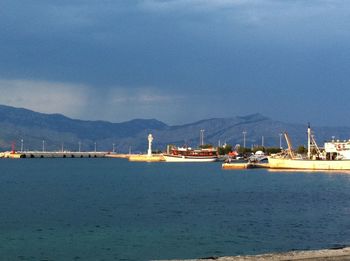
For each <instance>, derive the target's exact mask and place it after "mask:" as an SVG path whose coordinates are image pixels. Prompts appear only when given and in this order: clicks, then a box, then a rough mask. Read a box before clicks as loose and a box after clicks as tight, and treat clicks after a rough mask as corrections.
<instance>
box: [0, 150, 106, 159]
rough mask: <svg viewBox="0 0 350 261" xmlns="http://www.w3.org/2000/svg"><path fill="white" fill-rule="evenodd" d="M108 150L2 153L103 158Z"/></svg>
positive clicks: (50, 156)
mask: <svg viewBox="0 0 350 261" xmlns="http://www.w3.org/2000/svg"><path fill="white" fill-rule="evenodd" d="M107 154H108V152H100V151H94V152H91V151H90V152H73V151H22V152H16V153H11V152H9V153H4V155H3V157H4V158H103V157H104V156H105V155H107Z"/></svg>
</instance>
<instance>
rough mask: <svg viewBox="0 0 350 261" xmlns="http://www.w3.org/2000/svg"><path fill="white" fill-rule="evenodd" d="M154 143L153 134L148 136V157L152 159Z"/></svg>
mask: <svg viewBox="0 0 350 261" xmlns="http://www.w3.org/2000/svg"><path fill="white" fill-rule="evenodd" d="M152 141H153V136H152V134H149V135H148V153H147V156H148V157H152Z"/></svg>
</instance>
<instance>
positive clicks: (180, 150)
mask: <svg viewBox="0 0 350 261" xmlns="http://www.w3.org/2000/svg"><path fill="white" fill-rule="evenodd" d="M164 159H165V161H167V162H214V161H217V160H218V153H217V150H216V149H215V148H206V149H192V148H190V147H172V148H171V149H170V151H169V153H166V154H164Z"/></svg>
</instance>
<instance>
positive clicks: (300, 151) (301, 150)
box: [297, 146, 307, 154]
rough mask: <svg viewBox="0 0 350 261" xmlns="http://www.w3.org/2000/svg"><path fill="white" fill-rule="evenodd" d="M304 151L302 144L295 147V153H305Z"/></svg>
mask: <svg viewBox="0 0 350 261" xmlns="http://www.w3.org/2000/svg"><path fill="white" fill-rule="evenodd" d="M306 151H307V149H306V148H305V147H304V146H299V147H298V148H297V153H299V154H305V153H306Z"/></svg>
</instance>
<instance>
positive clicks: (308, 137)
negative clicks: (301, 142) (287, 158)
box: [307, 123, 311, 159]
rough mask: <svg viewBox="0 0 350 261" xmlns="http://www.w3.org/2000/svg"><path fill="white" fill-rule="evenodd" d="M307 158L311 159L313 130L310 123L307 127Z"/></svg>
mask: <svg viewBox="0 0 350 261" xmlns="http://www.w3.org/2000/svg"><path fill="white" fill-rule="evenodd" d="M307 158H308V159H311V128H310V123H308V126H307Z"/></svg>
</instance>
